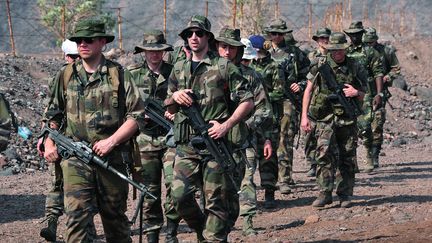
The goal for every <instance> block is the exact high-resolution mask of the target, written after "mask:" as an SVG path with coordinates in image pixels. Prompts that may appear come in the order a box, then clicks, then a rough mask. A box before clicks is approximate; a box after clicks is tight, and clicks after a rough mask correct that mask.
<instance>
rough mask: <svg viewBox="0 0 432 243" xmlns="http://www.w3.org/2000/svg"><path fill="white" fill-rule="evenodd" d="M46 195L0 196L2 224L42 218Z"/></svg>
mask: <svg viewBox="0 0 432 243" xmlns="http://www.w3.org/2000/svg"><path fill="white" fill-rule="evenodd" d="M45 198H46V197H45V195H0V215H1V217H0V224H3V223H9V222H14V221H20V220H28V219H35V218H41V217H43V216H44V214H45V212H44V211H45Z"/></svg>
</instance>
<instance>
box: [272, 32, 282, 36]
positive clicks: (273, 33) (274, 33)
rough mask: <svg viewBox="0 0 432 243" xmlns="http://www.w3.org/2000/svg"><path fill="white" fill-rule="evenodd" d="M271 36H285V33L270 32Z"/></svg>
mask: <svg viewBox="0 0 432 243" xmlns="http://www.w3.org/2000/svg"><path fill="white" fill-rule="evenodd" d="M270 35H280V36H282V35H285V33H279V32H270Z"/></svg>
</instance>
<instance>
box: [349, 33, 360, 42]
mask: <svg viewBox="0 0 432 243" xmlns="http://www.w3.org/2000/svg"><path fill="white" fill-rule="evenodd" d="M362 36H363V33H362V32H360V33H354V34H349V35H348V37H349V38H350V40H351V43H353V44H360V43H361V42H362Z"/></svg>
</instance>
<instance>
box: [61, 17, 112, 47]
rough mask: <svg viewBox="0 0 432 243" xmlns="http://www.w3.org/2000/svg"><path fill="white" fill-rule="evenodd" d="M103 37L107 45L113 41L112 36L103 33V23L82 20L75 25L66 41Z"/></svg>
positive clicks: (93, 20) (95, 20)
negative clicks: (72, 32)
mask: <svg viewBox="0 0 432 243" xmlns="http://www.w3.org/2000/svg"><path fill="white" fill-rule="evenodd" d="M91 37H104V38H105V39H106V40H107V43H110V42H112V41H113V40H114V36H113V35H109V34H107V33H106V32H105V23H104V22H102V20H99V19H84V20H81V21H79V22H78V23H77V24H76V25H75V29H74V34H73V35H72V36H70V37H69V38H68V39H69V40H71V41H76V40H77V39H79V38H91Z"/></svg>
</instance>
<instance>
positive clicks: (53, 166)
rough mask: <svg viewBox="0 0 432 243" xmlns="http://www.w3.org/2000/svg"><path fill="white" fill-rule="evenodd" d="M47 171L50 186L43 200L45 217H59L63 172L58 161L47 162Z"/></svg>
mask: <svg viewBox="0 0 432 243" xmlns="http://www.w3.org/2000/svg"><path fill="white" fill-rule="evenodd" d="M48 171H49V173H50V177H51V188H50V190H49V191H48V195H47V198H46V201H45V217H46V218H50V217H56V218H58V217H60V216H62V215H63V210H64V206H63V173H62V169H61V166H60V162H58V163H49V164H48Z"/></svg>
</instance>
